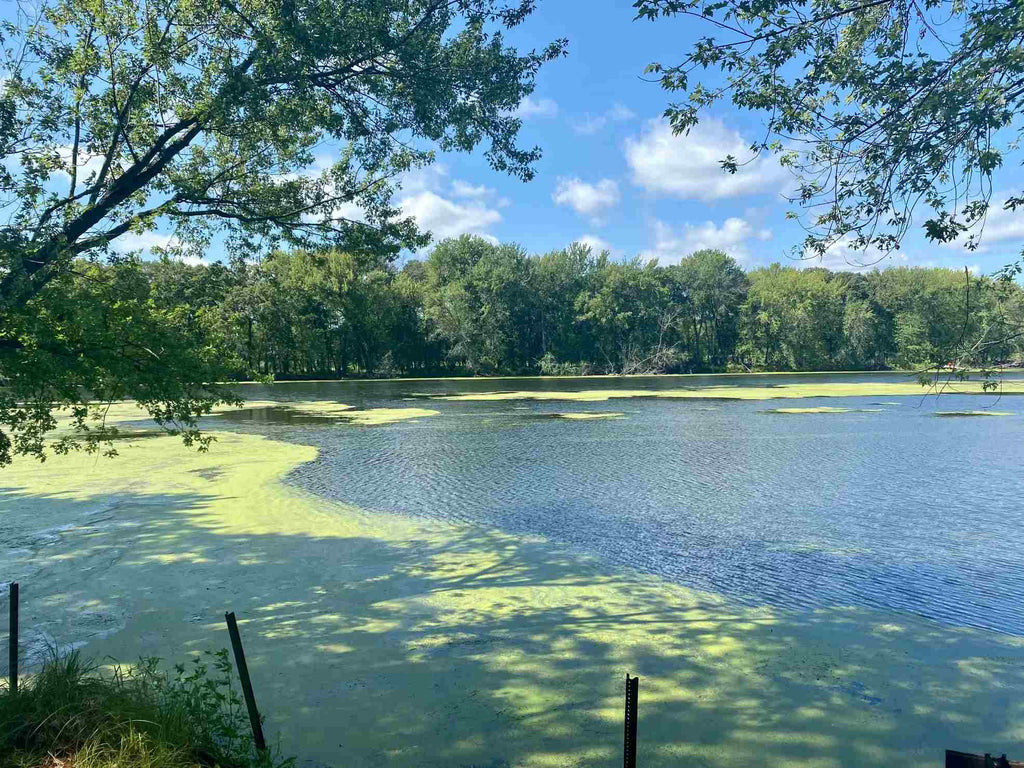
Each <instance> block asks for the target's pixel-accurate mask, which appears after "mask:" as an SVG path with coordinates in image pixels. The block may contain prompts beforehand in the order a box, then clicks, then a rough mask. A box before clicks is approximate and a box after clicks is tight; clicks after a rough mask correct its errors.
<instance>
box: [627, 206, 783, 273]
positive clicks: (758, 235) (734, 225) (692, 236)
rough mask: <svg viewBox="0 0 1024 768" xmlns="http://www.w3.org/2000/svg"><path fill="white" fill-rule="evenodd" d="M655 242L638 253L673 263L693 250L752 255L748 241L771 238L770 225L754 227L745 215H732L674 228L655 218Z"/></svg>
mask: <svg viewBox="0 0 1024 768" xmlns="http://www.w3.org/2000/svg"><path fill="white" fill-rule="evenodd" d="M653 229H654V246H653V247H652V248H649V249H647V250H646V251H643V252H642V253H641V254H640V255H641V256H643V257H644V258H645V259H658V261H659V262H661V263H662V264H674V263H676V262H678V261H679V260H680V259H682V258H683V257H684V256H688V255H689V254H691V253H693V252H694V251H699V250H701V249H704V248H717V249H719V250H722V251H725V252H726V253H727V254H729V255H730V256H732V257H733V258H735V259H737V260H748V259H750V257H751V250H750V246H751V242H752V241H760V242H766V241H768V240H771V239H772V231H771V230H770V229H757V228H755V227H754V226H752V225H751V224H750V222H748V221H747V220H746V219H740V218H737V217H735V216H734V217H731V218H728V219H726V220H725V221H723V222H722V224H721V225H717V224H715V223H714V222H713V221H705V222H704V223H702V224H696V225H694V224H690V223H686V224H684V225H683V230H682V232H676V231H675V230H673V229H672V227H670V226H669V225H668V224H666V223H665V222H663V221H659V220H655V221H654V223H653Z"/></svg>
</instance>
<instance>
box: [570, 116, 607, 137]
mask: <svg viewBox="0 0 1024 768" xmlns="http://www.w3.org/2000/svg"><path fill="white" fill-rule="evenodd" d="M607 123H608V118H606V117H603V116H601V115H598V116H597V117H591V116H590V115H584V116H583V119H582V120H577V121H576V122H574V123H573V124H572V129H573V130H574V131H576V133H578V134H580V135H581V136H593V135H594V134H595V133H597V132H598V131H600V130H601V129H602V128H604V127H605V125H606V124H607Z"/></svg>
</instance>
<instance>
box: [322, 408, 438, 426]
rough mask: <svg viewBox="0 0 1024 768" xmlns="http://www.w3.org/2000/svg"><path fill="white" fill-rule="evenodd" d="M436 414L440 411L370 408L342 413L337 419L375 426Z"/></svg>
mask: <svg viewBox="0 0 1024 768" xmlns="http://www.w3.org/2000/svg"><path fill="white" fill-rule="evenodd" d="M438 413H440V411H432V410H430V409H429V408H371V409H369V410H366V411H349V412H347V413H343V414H341V416H340V417H339V419H340V420H341V421H344V422H348V423H350V424H362V425H364V426H377V425H380V424H394V423H396V422H399V421H408V420H409V419H420V418H424V417H426V416H437V414H438Z"/></svg>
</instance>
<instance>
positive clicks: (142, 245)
mask: <svg viewBox="0 0 1024 768" xmlns="http://www.w3.org/2000/svg"><path fill="white" fill-rule="evenodd" d="M175 243H176V241H175V239H174V235H164V234H161V233H159V232H127V233H125V234H123V235H121V237H118V238H116V239H115V240H113V241H111V243H110V245H111V247H112V248H113V249H114V250H115V251H119V252H121V253H130V252H132V251H152V250H153V249H154V248H171V247H173V246H174V245H175Z"/></svg>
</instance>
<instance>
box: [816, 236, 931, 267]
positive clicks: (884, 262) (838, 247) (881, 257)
mask: <svg viewBox="0 0 1024 768" xmlns="http://www.w3.org/2000/svg"><path fill="white" fill-rule="evenodd" d="M852 243H853V238H852V237H851V236H849V235H847V236H846V237H843V238H841V239H839V240H837V241H836V242H835V243H833V244H832V245H830V246H829V247H828V249H827V250H826V251H825V253H824V255H822V256H813V255H809V254H808V255H807V256H806V257H805V258H803V259H801V260H800V261H799V262H798V265H797V266H800V267H803V268H805V269H806V268H809V267H826V268H828V269H831V270H832V271H833V272H870V271H871V270H873V269H885V267H888V266H893V262H900V263H902V262H905V261H906V260H907V256H906V254H904V253H900V252H898V251H894V252H892V253H890V254H885V253H883V252H882V251H880V250H878V249H877V248H867V249H859V250H858V249H855V248H853V246H852ZM921 266H924V265H921Z"/></svg>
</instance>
